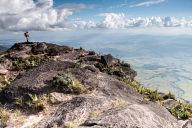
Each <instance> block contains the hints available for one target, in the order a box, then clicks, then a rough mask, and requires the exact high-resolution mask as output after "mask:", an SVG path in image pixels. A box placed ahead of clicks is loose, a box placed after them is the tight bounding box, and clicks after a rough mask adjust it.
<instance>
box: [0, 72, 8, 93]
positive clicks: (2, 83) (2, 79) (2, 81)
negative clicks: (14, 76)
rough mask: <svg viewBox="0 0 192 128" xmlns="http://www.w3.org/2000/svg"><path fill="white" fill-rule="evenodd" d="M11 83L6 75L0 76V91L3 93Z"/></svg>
mask: <svg viewBox="0 0 192 128" xmlns="http://www.w3.org/2000/svg"><path fill="white" fill-rule="evenodd" d="M9 83H10V81H9V80H8V79H7V78H6V75H0V91H2V90H3V89H4V88H5V87H6V86H7V85H8V84H9Z"/></svg>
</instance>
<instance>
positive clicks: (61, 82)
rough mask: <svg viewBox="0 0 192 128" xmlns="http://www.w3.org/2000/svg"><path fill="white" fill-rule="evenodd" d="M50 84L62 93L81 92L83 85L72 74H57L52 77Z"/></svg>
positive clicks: (84, 90)
mask: <svg viewBox="0 0 192 128" xmlns="http://www.w3.org/2000/svg"><path fill="white" fill-rule="evenodd" d="M52 85H53V86H54V87H56V88H57V89H58V90H60V91H62V92H63V93H73V94H82V93H84V92H86V89H85V87H84V86H83V85H82V84H81V83H80V81H79V80H77V79H76V78H75V77H74V76H73V75H72V74H69V73H65V74H58V75H57V76H56V77H54V78H53V81H52Z"/></svg>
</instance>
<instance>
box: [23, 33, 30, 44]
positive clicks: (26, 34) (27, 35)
mask: <svg viewBox="0 0 192 128" xmlns="http://www.w3.org/2000/svg"><path fill="white" fill-rule="evenodd" d="M24 36H25V38H26V40H27V43H29V32H25V33H24Z"/></svg>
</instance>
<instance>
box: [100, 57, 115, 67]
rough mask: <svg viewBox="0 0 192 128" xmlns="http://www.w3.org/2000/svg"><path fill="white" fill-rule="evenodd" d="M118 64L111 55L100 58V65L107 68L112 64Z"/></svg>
mask: <svg viewBox="0 0 192 128" xmlns="http://www.w3.org/2000/svg"><path fill="white" fill-rule="evenodd" d="M116 62H118V60H117V59H115V58H114V57H113V56H112V55H111V54H108V55H104V56H101V63H102V64H104V65H107V66H109V67H110V66H112V65H113V64H114V63H116Z"/></svg>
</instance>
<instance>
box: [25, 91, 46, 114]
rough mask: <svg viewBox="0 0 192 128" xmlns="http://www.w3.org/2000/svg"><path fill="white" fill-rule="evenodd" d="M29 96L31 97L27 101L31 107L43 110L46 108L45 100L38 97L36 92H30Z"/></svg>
mask: <svg viewBox="0 0 192 128" xmlns="http://www.w3.org/2000/svg"><path fill="white" fill-rule="evenodd" d="M28 96H29V98H30V99H29V100H28V101H26V102H25V103H26V104H27V105H28V107H29V108H31V109H34V110H43V109H44V108H45V106H44V104H43V102H44V100H43V99H41V98H40V97H38V96H37V95H36V94H28Z"/></svg>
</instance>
